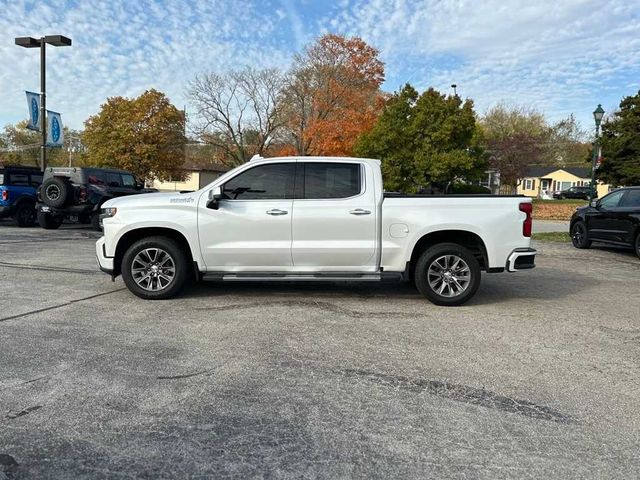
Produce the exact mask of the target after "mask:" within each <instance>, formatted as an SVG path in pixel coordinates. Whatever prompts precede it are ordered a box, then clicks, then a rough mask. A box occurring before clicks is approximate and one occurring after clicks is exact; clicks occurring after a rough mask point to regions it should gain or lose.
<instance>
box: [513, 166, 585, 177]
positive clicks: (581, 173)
mask: <svg viewBox="0 0 640 480" xmlns="http://www.w3.org/2000/svg"><path fill="white" fill-rule="evenodd" d="M558 170H564V171H565V172H567V173H570V174H571V175H575V176H576V177H578V178H589V175H590V170H589V169H588V168H586V167H542V166H539V165H534V166H531V167H529V168H528V169H527V171H526V174H525V177H526V178H543V177H546V176H547V175H549V174H551V173H553V172H557V171H558Z"/></svg>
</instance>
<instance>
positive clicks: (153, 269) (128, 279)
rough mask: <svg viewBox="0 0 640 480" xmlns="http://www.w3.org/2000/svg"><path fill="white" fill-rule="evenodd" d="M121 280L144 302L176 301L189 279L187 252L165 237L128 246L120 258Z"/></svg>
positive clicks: (147, 239)
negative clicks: (173, 299)
mask: <svg viewBox="0 0 640 480" xmlns="http://www.w3.org/2000/svg"><path fill="white" fill-rule="evenodd" d="M121 272H122V279H123V280H124V283H125V285H126V286H127V288H128V289H129V290H130V291H131V292H132V293H133V294H134V295H136V296H138V297H140V298H144V299H145V300H163V299H166V298H172V297H175V296H176V295H177V294H178V293H180V290H182V288H183V287H184V285H185V283H186V281H187V278H188V275H189V259H188V257H187V254H186V252H184V250H183V249H182V248H181V247H180V245H178V244H177V243H176V242H175V241H174V240H172V239H170V238H167V237H148V238H143V239H142V240H139V241H137V242H136V243H134V244H133V245H131V246H130V247H129V248H128V249H127V251H126V252H125V254H124V256H123V258H122V265H121Z"/></svg>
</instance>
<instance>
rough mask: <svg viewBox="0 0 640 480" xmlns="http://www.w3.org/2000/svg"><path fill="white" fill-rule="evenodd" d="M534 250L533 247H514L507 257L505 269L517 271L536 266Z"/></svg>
mask: <svg viewBox="0 0 640 480" xmlns="http://www.w3.org/2000/svg"><path fill="white" fill-rule="evenodd" d="M536 253H537V252H536V250H535V249H534V248H516V249H515V250H514V251H513V252H511V254H510V255H509V258H507V265H506V268H507V271H508V272H517V271H518V270H528V269H530V268H534V267H535V266H536V263H535V260H536Z"/></svg>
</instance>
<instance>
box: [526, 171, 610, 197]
mask: <svg viewBox="0 0 640 480" xmlns="http://www.w3.org/2000/svg"><path fill="white" fill-rule="evenodd" d="M590 183H591V169H589V168H585V167H562V168H558V167H541V166H532V167H529V169H528V170H527V172H526V176H525V177H524V178H523V179H522V180H521V181H520V183H519V184H518V187H517V193H518V194H519V195H526V196H527V197H545V198H546V197H547V196H548V197H549V198H551V196H552V195H553V192H556V191H560V190H566V189H567V188H570V187H575V186H583V185H589V184H590ZM596 188H597V191H598V198H602V197H603V196H604V195H606V194H607V193H609V190H610V189H611V187H610V185H608V184H602V183H597V187H596Z"/></svg>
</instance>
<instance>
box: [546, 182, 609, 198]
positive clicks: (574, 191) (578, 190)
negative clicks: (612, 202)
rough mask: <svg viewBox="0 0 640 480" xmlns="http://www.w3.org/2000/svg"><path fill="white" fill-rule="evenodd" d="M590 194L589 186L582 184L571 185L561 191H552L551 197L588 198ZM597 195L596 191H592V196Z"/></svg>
mask: <svg viewBox="0 0 640 480" xmlns="http://www.w3.org/2000/svg"><path fill="white" fill-rule="evenodd" d="M590 194H591V187H589V186H588V185H587V186H583V187H571V188H567V189H566V190H562V191H561V192H553V198H557V199H558V200H563V199H565V198H578V199H581V200H589V195H590ZM597 197H598V192H596V191H594V192H593V198H597Z"/></svg>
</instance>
